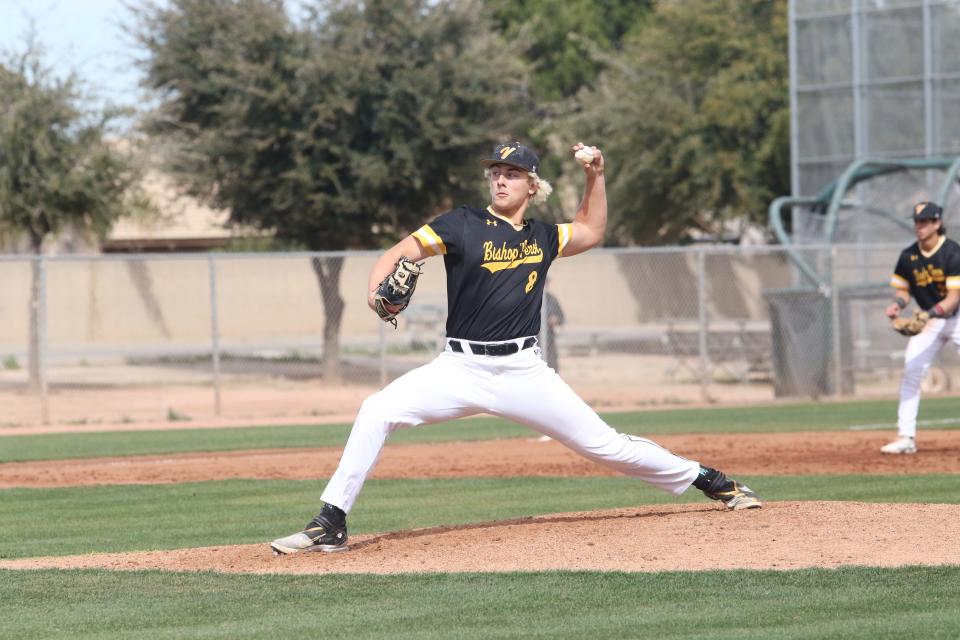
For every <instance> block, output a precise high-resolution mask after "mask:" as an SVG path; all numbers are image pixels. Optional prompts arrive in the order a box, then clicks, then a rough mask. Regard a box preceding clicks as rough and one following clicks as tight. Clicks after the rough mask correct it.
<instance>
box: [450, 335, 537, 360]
mask: <svg viewBox="0 0 960 640" xmlns="http://www.w3.org/2000/svg"><path fill="white" fill-rule="evenodd" d="M447 342H449V343H450V348H451V349H452V350H454V351H456V352H457V353H463V345H462V344H460V341H459V340H448V341H447ZM467 344H468V345H470V351H472V352H473V355H475V356H509V355H512V354H514V353H516V352H517V351H520V350H521V349H529V348H530V347H532V346H533V345H535V344H537V339H536V338H533V337H531V338H527V339H526V340H524V341H523V346H522V347H520V346H517V343H516V342H498V343H496V344H484V343H482V342H467Z"/></svg>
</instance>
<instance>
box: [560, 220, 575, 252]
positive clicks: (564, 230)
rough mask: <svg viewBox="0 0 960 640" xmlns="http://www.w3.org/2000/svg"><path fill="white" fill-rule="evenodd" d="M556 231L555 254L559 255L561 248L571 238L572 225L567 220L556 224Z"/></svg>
mask: <svg viewBox="0 0 960 640" xmlns="http://www.w3.org/2000/svg"><path fill="white" fill-rule="evenodd" d="M557 232H558V233H557V243H558V244H559V248H558V249H557V255H558V256H559V255H563V248H564V247H566V246H567V244H568V243H569V242H570V240H571V239H572V238H573V225H572V224H571V223H569V222H567V223H566V224H558V225H557Z"/></svg>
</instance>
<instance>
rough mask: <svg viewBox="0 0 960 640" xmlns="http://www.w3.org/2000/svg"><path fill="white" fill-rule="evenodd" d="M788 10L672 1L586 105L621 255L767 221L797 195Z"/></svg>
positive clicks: (580, 119)
mask: <svg viewBox="0 0 960 640" xmlns="http://www.w3.org/2000/svg"><path fill="white" fill-rule="evenodd" d="M786 4H787V3H786V2H783V1H782V0H778V1H776V2H770V1H769V0H701V2H698V4H697V7H698V10H696V11H691V10H690V6H689V3H686V2H680V1H678V0H663V1H661V2H658V3H657V4H656V6H655V11H654V13H653V14H652V15H651V16H650V19H649V20H648V21H647V22H646V23H644V24H643V25H642V26H641V27H640V28H639V29H638V30H637V31H636V32H635V33H634V34H632V35H631V37H630V38H629V39H628V41H627V44H626V46H625V48H624V51H623V52H622V53H620V54H616V55H614V56H611V58H610V59H609V60H608V69H607V71H605V72H604V73H603V74H602V76H601V78H600V79H599V82H598V83H597V86H596V88H595V89H594V90H592V91H589V92H586V93H585V94H584V95H583V96H581V101H580V106H581V112H580V114H578V116H577V117H576V119H575V124H574V126H576V127H579V128H580V129H581V130H586V131H588V132H589V133H588V134H587V135H589V136H590V137H592V138H593V139H596V140H598V141H600V142H602V144H603V145H604V151H605V153H606V155H607V157H608V160H609V171H608V174H607V175H608V178H607V183H608V189H609V195H610V202H611V207H610V209H611V218H610V228H611V233H610V234H608V240H609V241H613V242H617V243H624V244H625V243H630V242H638V243H644V244H660V243H669V242H682V241H683V240H685V239H686V238H687V237H688V233H689V231H690V230H691V229H699V230H702V231H705V232H707V233H718V232H719V230H720V229H721V227H722V224H723V223H724V222H725V221H729V220H733V219H742V217H744V216H746V217H748V218H749V219H750V220H752V221H755V222H762V221H764V220H765V214H766V207H767V204H768V203H769V202H770V200H771V199H772V198H773V197H775V196H776V195H778V194H781V193H786V192H788V191H789V100H788V85H787V82H788V74H787V21H786Z"/></svg>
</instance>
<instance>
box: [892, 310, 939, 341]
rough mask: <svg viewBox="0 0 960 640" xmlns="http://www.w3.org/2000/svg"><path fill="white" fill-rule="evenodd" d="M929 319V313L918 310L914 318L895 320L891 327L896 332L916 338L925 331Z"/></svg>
mask: <svg viewBox="0 0 960 640" xmlns="http://www.w3.org/2000/svg"><path fill="white" fill-rule="evenodd" d="M929 319H930V314H929V313H927V312H926V311H920V310H919V309H917V310H915V311H914V312H913V316H911V317H909V318H894V319H893V320H891V321H890V326H892V327H893V330H894V331H896V332H897V333H899V334H901V335H904V336H915V335H917V334H918V333H920V332H921V331H923V328H924V327H925V326H926V325H927V320H929Z"/></svg>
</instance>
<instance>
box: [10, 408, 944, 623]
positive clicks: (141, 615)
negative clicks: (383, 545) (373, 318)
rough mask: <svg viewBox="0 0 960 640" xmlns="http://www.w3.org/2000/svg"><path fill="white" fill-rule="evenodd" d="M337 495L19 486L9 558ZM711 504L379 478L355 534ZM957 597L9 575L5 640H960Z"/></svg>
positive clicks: (806, 425)
mask: <svg viewBox="0 0 960 640" xmlns="http://www.w3.org/2000/svg"><path fill="white" fill-rule="evenodd" d="M895 409H896V404H895V403H894V402H874V403H864V402H857V403H842V404H838V403H825V404H802V405H789V406H778V407H755V408H742V409H735V408H723V409H697V410H676V411H650V412H638V413H629V414H614V415H609V416H606V418H607V419H608V420H609V421H610V422H611V423H612V424H615V425H616V426H617V427H618V428H619V429H621V430H623V431H625V432H630V433H638V434H653V433H709V432H711V431H715V432H724V433H729V432H757V433H762V432H782V431H814V430H843V429H849V428H851V427H853V428H861V427H863V426H865V425H866V426H867V427H869V426H870V425H874V424H889V423H890V422H891V417H892V416H893V415H894V414H895ZM958 415H960V399H952V398H944V399H930V400H925V401H924V405H923V416H922V417H923V418H924V419H927V420H944V421H946V420H949V419H951V418H953V417H954V416H958ZM941 428H949V425H947V427H941ZM346 432H347V427H346V426H343V425H340V426H336V425H335V426H318V427H291V426H278V427H275V428H238V429H208V430H201V429H196V430H189V429H188V430H177V431H173V430H171V431H160V430H158V431H146V432H116V433H93V434H51V435H45V436H30V435H21V436H7V437H3V438H0V461H3V462H11V461H18V460H57V459H67V458H72V457H92V456H104V455H110V456H124V455H137V454H145V453H176V452H188V451H222V450H243V449H258V448H269V447H303V446H340V445H342V443H343V439H344V438H345V436H346ZM529 435H530V432H529V431H527V430H525V429H522V428H519V427H515V426H513V425H509V424H507V423H503V422H501V421H496V420H489V419H478V420H469V421H461V422H458V423H456V424H455V425H442V426H435V427H425V428H421V429H416V430H411V431H409V432H405V433H404V432H401V433H399V434H397V437H396V438H395V439H394V441H408V442H410V441H419V442H439V441H456V440H477V439H489V438H503V437H519V436H523V437H528V436H529ZM958 477H960V476H957V475H954V474H931V475H898V476H870V477H868V478H865V477H864V476H861V475H842V476H836V475H835V476H807V477H798V476H758V477H746V478H743V479H744V480H746V481H747V482H749V483H750V484H751V485H755V486H763V487H764V497H765V498H767V499H768V500H808V499H816V500H856V501H866V502H936V503H954V504H956V503H958V502H960V491H957V489H958V488H960V482H958ZM320 488H321V486H320V483H317V482H312V481H290V480H224V481H210V482H196V483H187V484H166V485H114V486H88V487H63V488H55V489H23V488H18V489H6V490H2V491H0V558H23V557H31V556H49V555H67V554H80V553H89V552H98V551H130V550H151V549H178V548H189V547H198V546H210V545H227V544H241V543H264V542H266V541H268V540H270V539H271V538H273V537H275V536H276V535H277V534H278V533H287V532H288V530H290V531H292V530H295V529H296V528H298V527H300V526H302V524H303V523H304V522H305V521H306V520H308V519H309V518H310V517H311V516H312V515H313V513H314V510H315V507H316V504H317V501H318V497H319V491H320ZM692 500H702V497H697V496H689V497H687V496H686V494H685V496H683V497H681V498H672V497H670V496H667V495H665V494H662V493H660V492H657V491H655V490H653V489H650V488H648V487H646V486H643V485H638V483H636V482H635V481H631V480H628V479H624V478H599V477H592V478H495V479H489V478H487V479H479V478H478V479H473V478H464V479H457V480H373V481H370V482H369V483H368V484H367V485H366V487H365V489H364V493H363V496H362V499H361V500H360V502H359V503H358V505H357V507H356V508H355V509H354V511H353V512H352V513H351V521H350V525H351V534H363V533H376V532H386V531H394V530H403V529H409V528H417V527H429V526H434V525H439V524H447V525H457V524H467V523H472V522H482V521H491V520H499V519H507V518H513V517H520V516H525V515H534V514H548V513H559V512H569V511H585V510H592V509H602V508H612V507H622V506H632V505H641V504H655V503H664V502H685V501H692ZM944 524H945V526H948V525H949V523H944ZM690 535H691V536H697V535H698V532H697V531H691V532H690ZM571 543H574V544H575V543H576V541H571ZM745 552H749V550H745ZM957 593H960V567H957V566H951V567H903V568H895V569H879V568H872V567H845V568H842V569H835V570H825V569H805V570H797V571H742V570H737V571H706V572H660V573H640V574H638V573H594V572H577V571H555V572H537V573H510V574H466V573H459V574H457V573H455V574H427V575H414V574H407V575H395V576H372V575H329V576H287V575H232V574H219V573H212V572H198V573H184V572H159V571H124V572H111V571H100V570H40V571H13V570H0V637H2V638H5V639H6V638H117V637H123V638H147V637H149V638H183V637H191V638H200V637H202V638H290V637H291V636H293V635H297V636H301V637H306V638H314V637H324V636H331V635H332V636H336V637H343V638H451V637H457V638H472V637H490V638H557V637H577V636H582V635H587V636H590V637H596V638H657V639H672V638H697V639H699V638H711V639H713V638H811V639H812V638H869V639H871V640H874V639H877V638H958V637H960V600H958V599H957V597H956V594H957Z"/></svg>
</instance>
